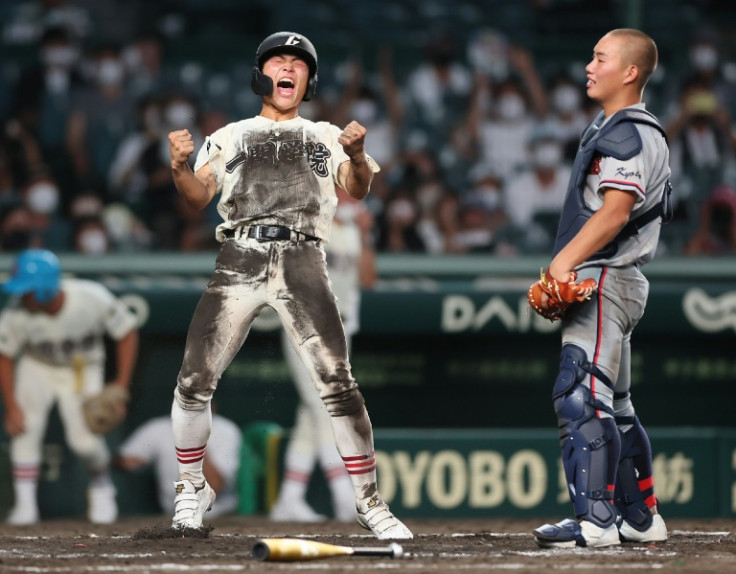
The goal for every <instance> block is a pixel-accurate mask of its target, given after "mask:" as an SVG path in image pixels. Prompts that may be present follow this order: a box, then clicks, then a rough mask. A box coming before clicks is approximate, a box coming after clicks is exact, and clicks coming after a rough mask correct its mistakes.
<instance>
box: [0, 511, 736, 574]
mask: <svg viewBox="0 0 736 574" xmlns="http://www.w3.org/2000/svg"><path fill="white" fill-rule="evenodd" d="M406 522H407V524H408V525H409V526H410V528H412V529H413V531H414V533H415V539H414V540H412V541H409V542H403V543H402V544H401V545H402V547H403V550H404V553H405V556H404V557H402V558H400V559H390V558H383V557H355V556H342V557H333V558H324V559H318V560H309V561H300V562H259V561H257V560H255V559H254V558H253V556H252V553H251V551H252V548H253V545H254V543H255V542H256V541H257V540H258V539H259V538H280V537H301V538H306V539H309V540H315V541H318V542H326V543H331V544H339V545H342V546H353V547H365V546H371V547H374V546H385V545H386V544H384V543H383V542H381V541H378V540H375V539H374V538H373V537H372V536H370V535H368V534H367V533H366V532H365V531H364V530H361V529H360V528H359V527H358V526H357V525H354V524H344V523H338V522H332V521H331V522H326V523H321V524H317V525H307V524H292V523H273V522H269V521H267V520H264V519H262V518H255V517H227V518H220V519H216V520H212V521H209V522H208V521H205V525H209V526H211V527H212V530H211V531H210V533H209V536H208V537H207V538H199V539H198V538H168V539H150V538H143V539H141V538H139V536H140V534H141V532H144V533H145V532H146V531H147V530H149V529H152V530H154V531H155V530H156V529H157V528H164V527H165V526H166V524H167V522H166V519H165V518H163V517H161V518H159V517H141V518H125V519H124V520H122V521H121V522H119V523H118V524H115V525H111V526H102V527H101V526H92V525H90V524H88V523H86V522H84V521H82V520H74V521H71V520H63V521H62V520H57V521H48V522H44V523H42V524H40V525H36V526H29V527H10V526H6V525H2V526H0V572H3V573H5V572H9V573H10V572H33V573H45V572H71V573H77V572H80V573H84V572H105V573H112V572H126V573H130V572H133V573H154V572H207V573H219V572H243V571H248V572H295V571H309V572H328V573H330V574H338V573H348V572H349V573H353V574H354V573H356V572H358V573H360V572H381V571H391V572H412V573H418V574H421V573H424V572H431V573H437V572H441V573H445V572H451V571H458V572H467V573H474V572H488V571H498V570H500V571H507V570H508V571H514V572H518V573H530V572H534V573H539V572H548V571H558V570H567V569H570V570H572V571H574V572H576V573H579V572H601V571H615V572H634V571H636V572H640V571H648V570H660V571H662V572H678V573H698V574H708V573H718V574H720V573H725V572H736V521H735V520H729V519H711V520H697V521H694V520H668V522H667V525H668V527H669V530H670V540H669V541H668V542H667V543H664V544H658V545H656V546H654V545H651V546H643V545H636V544H626V545H622V546H619V547H613V548H611V549H601V550H587V549H584V548H580V549H574V550H554V551H550V550H543V549H540V548H538V547H537V546H536V544H535V543H534V540H533V538H532V536H531V534H530V531H531V529H532V528H534V527H536V526H538V525H539V524H540V521H539V520H533V521H530V520H499V519H494V520H431V521H429V520H426V521H425V520H414V521H412V520H408V521H406Z"/></svg>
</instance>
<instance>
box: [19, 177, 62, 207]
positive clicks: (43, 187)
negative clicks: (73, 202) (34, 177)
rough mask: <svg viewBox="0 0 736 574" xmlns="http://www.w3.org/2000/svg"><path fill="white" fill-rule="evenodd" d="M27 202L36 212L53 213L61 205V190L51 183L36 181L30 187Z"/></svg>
mask: <svg viewBox="0 0 736 574" xmlns="http://www.w3.org/2000/svg"><path fill="white" fill-rule="evenodd" d="M26 204H27V205H28V207H29V208H30V209H31V210H33V211H35V212H36V213H40V214H42V215H48V214H50V213H53V212H54V211H56V208H57V207H58V205H59V190H58V189H57V188H56V186H55V185H53V184H51V183H46V182H41V183H35V184H33V185H32V186H31V187H30V188H29V189H28V192H27V195H26Z"/></svg>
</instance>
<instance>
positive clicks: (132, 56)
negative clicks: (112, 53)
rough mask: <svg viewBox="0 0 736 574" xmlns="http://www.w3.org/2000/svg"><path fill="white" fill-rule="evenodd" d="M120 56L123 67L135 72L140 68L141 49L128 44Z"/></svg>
mask: <svg viewBox="0 0 736 574" xmlns="http://www.w3.org/2000/svg"><path fill="white" fill-rule="evenodd" d="M122 57H123V63H124V64H125V67H126V68H127V69H128V70H129V71H130V72H136V71H138V70H139V69H140V68H141V64H142V63H143V57H142V56H141V51H140V50H139V49H138V48H137V47H135V46H130V47H128V48H125V50H123V54H122Z"/></svg>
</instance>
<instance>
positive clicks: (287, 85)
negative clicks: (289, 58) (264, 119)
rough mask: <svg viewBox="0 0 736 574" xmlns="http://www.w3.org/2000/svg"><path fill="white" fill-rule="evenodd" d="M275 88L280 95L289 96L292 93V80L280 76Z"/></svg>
mask: <svg viewBox="0 0 736 574" xmlns="http://www.w3.org/2000/svg"><path fill="white" fill-rule="evenodd" d="M276 88H277V89H278V93H279V94H281V95H282V96H290V95H292V94H293V93H294V82H293V81H291V80H290V79H289V78H282V79H280V80H279V81H278V83H277V84H276Z"/></svg>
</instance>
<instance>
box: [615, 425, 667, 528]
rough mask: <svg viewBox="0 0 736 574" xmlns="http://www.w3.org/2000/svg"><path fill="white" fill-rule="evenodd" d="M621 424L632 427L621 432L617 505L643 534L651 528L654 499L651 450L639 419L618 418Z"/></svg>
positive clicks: (617, 474)
mask: <svg viewBox="0 0 736 574" xmlns="http://www.w3.org/2000/svg"><path fill="white" fill-rule="evenodd" d="M616 423H617V424H618V425H630V426H631V428H630V429H629V430H628V431H626V432H622V433H621V459H620V461H619V464H618V472H617V473H616V496H615V504H616V508H617V509H618V512H619V513H620V514H621V518H623V519H624V520H626V521H627V522H628V523H629V524H630V525H631V526H632V527H633V528H635V529H637V530H640V531H644V530H646V529H647V528H649V527H650V526H651V525H652V511H651V510H650V509H651V508H652V507H653V506H655V505H656V504H657V500H656V498H655V497H654V476H653V475H654V472H653V469H652V447H651V445H650V443H649V437H648V436H647V433H646V431H645V430H644V427H643V426H641V423H640V422H639V419H638V418H637V417H635V416H634V417H616Z"/></svg>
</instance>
